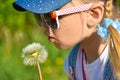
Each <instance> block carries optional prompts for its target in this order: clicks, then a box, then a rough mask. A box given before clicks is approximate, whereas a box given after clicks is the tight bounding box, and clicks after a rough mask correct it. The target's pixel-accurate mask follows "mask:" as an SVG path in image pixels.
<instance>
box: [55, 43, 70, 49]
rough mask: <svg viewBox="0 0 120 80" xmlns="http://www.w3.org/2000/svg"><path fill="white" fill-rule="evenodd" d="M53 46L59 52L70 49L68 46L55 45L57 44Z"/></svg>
mask: <svg viewBox="0 0 120 80" xmlns="http://www.w3.org/2000/svg"><path fill="white" fill-rule="evenodd" d="M55 46H56V47H57V48H58V49H60V50H67V49H70V48H71V47H68V46H66V45H57V44H55Z"/></svg>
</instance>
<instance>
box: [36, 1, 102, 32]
mask: <svg viewBox="0 0 120 80" xmlns="http://www.w3.org/2000/svg"><path fill="white" fill-rule="evenodd" d="M93 4H94V3H88V4H83V5H80V6H75V7H70V8H66V9H61V10H55V11H52V12H50V13H49V14H50V15H51V18H52V19H56V24H57V26H56V27H57V28H56V29H58V28H59V18H58V17H59V16H63V15H68V14H73V13H77V12H82V11H87V10H89V9H90V8H91V7H92V5H93ZM99 4H101V5H104V3H103V2H99ZM38 15H39V16H40V17H41V16H42V17H41V18H44V22H45V24H46V25H47V26H48V27H49V28H51V29H52V30H56V29H53V28H52V27H51V26H50V25H49V24H48V23H47V21H46V20H47V19H45V17H44V15H45V14H38ZM39 19H40V18H39ZM38 21H40V20H38ZM38 21H37V23H39V25H40V22H38Z"/></svg>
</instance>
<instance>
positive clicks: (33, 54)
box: [21, 43, 48, 65]
mask: <svg viewBox="0 0 120 80" xmlns="http://www.w3.org/2000/svg"><path fill="white" fill-rule="evenodd" d="M47 56H48V55H47V51H46V50H45V48H44V46H42V45H41V44H40V43H32V44H29V45H28V46H26V47H25V48H24V49H23V50H22V55H21V57H22V58H23V63H24V64H25V65H34V64H36V63H37V62H39V63H43V62H45V61H46V58H47Z"/></svg>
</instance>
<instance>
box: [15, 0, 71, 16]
mask: <svg viewBox="0 0 120 80" xmlns="http://www.w3.org/2000/svg"><path fill="white" fill-rule="evenodd" d="M70 1H71V0H16V1H15V2H13V7H14V8H15V9H16V10H19V11H26V10H27V11H30V12H33V13H38V14H44V13H48V12H51V11H53V10H56V9H58V8H60V7H62V6H64V5H65V4H67V3H68V2H70Z"/></svg>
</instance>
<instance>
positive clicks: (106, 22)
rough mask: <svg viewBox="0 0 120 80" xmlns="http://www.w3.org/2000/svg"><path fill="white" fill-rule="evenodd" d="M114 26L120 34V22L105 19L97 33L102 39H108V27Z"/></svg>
mask: <svg viewBox="0 0 120 80" xmlns="http://www.w3.org/2000/svg"><path fill="white" fill-rule="evenodd" d="M110 25H112V26H113V27H114V28H115V29H116V30H117V31H118V32H120V22H119V20H118V19H116V20H114V21H113V20H111V19H109V18H105V19H104V24H99V25H98V29H97V33H98V35H100V37H101V38H102V39H103V40H105V39H107V38H108V33H109V32H108V27H109V26H110Z"/></svg>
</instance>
